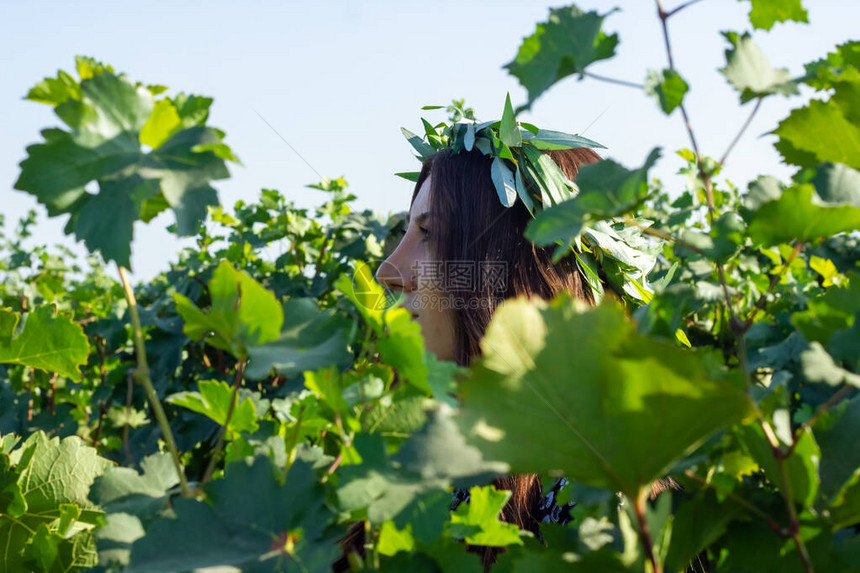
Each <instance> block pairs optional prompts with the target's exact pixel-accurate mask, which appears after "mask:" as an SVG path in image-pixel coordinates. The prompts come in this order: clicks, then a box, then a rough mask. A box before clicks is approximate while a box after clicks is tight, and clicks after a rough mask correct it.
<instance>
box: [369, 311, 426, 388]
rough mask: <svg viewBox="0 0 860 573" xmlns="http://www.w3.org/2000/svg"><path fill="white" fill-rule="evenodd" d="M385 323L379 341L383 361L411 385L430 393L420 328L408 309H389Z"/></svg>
mask: <svg viewBox="0 0 860 573" xmlns="http://www.w3.org/2000/svg"><path fill="white" fill-rule="evenodd" d="M385 322H386V325H387V330H386V333H385V336H383V337H382V338H381V339H380V340H379V353H380V355H381V356H382V360H383V361H384V362H385V363H386V364H389V365H390V366H392V367H394V369H395V370H397V371H398V372H400V373H401V375H402V376H403V377H404V378H405V379H406V381H408V382H409V383H410V384H413V385H414V386H416V387H417V388H419V389H420V390H423V391H424V392H427V393H429V392H430V386H428V385H427V365H426V364H425V358H424V355H425V351H424V337H422V336H421V327H420V326H419V325H418V323H417V322H415V321H414V320H412V316H411V315H410V314H409V311H408V310H406V309H405V308H397V309H391V310H389V311H387V312H386V313H385Z"/></svg>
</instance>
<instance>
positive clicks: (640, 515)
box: [633, 488, 663, 573]
mask: <svg viewBox="0 0 860 573" xmlns="http://www.w3.org/2000/svg"><path fill="white" fill-rule="evenodd" d="M647 500H648V489H647V488H642V489H641V490H640V491H639V495H637V496H636V503H635V504H633V511H634V513H635V514H636V521H638V522H639V539H640V540H641V541H642V545H644V546H645V556H646V557H648V561H649V562H650V563H651V573H663V568H662V567H660V565H659V564H658V563H657V556H656V555H654V545H653V543H652V541H651V529H650V528H649V527H648V520H647V519H646V517H645V506H646V504H647V503H648V501H647Z"/></svg>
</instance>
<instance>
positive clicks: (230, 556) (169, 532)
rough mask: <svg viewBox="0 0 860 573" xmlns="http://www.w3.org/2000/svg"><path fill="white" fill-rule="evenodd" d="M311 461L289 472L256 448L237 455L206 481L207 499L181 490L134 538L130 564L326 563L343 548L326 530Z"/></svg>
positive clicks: (153, 567) (139, 567) (163, 568)
mask: <svg viewBox="0 0 860 573" xmlns="http://www.w3.org/2000/svg"><path fill="white" fill-rule="evenodd" d="M318 487H319V486H318V484H317V483H316V479H315V477H314V472H313V470H312V469H311V467H310V466H309V465H308V464H307V463H305V462H303V461H301V460H297V461H296V462H294V463H293V465H292V466H291V467H290V470H289V474H288V475H287V480H286V482H285V483H282V478H280V477H278V476H277V470H276V468H275V467H274V466H273V464H272V461H271V460H270V459H269V458H268V457H265V456H258V457H256V458H254V459H253V462H252V463H251V464H247V463H245V462H235V463H233V464H230V465H229V466H228V467H227V472H226V477H225V478H223V479H220V480H217V481H213V482H211V483H209V484H207V485H206V486H204V489H205V490H206V492H207V494H208V500H207V501H197V500H194V499H188V498H180V499H177V500H175V501H174V502H173V510H174V512H175V514H176V517H175V518H168V517H165V518H160V519H158V520H157V521H155V522H154V523H153V524H152V525H151V526H150V527H149V528H148V529H147V532H146V535H145V536H144V537H142V538H140V539H138V540H137V541H135V542H134V545H132V549H131V561H130V566H129V571H134V572H137V573H149V572H151V573H174V572H175V573H179V572H183V571H189V570H192V569H200V568H206V567H219V566H235V567H240V568H244V567H248V568H250V567H252V566H256V567H260V566H261V564H260V563H261V562H263V563H264V564H265V567H267V570H287V571H293V570H320V569H321V568H322V567H324V566H325V565H327V564H329V563H331V562H332V561H334V559H335V557H336V556H337V553H338V549H337V546H336V544H335V543H334V540H333V539H325V538H324V537H323V535H324V533H323V529H324V528H325V526H326V525H327V523H328V520H329V517H330V516H329V513H328V512H327V510H326V509H325V506H324V498H323V496H322V493H321V492H319V491H318Z"/></svg>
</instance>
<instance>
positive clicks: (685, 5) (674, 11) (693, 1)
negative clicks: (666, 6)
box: [666, 0, 702, 18]
mask: <svg viewBox="0 0 860 573" xmlns="http://www.w3.org/2000/svg"><path fill="white" fill-rule="evenodd" d="M701 1H702V0H688V1H687V2H684V3H683V4H681V5H680V6H678V7H677V8H673V9H671V10H669V12H668V13H667V14H666V18H671V17H672V16H674V15H675V14H677V13H678V12H680V11H681V10H683V9H684V8H689V7H690V6H692V5H693V4H696V3H698V2H701Z"/></svg>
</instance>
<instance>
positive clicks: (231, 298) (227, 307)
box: [173, 261, 284, 359]
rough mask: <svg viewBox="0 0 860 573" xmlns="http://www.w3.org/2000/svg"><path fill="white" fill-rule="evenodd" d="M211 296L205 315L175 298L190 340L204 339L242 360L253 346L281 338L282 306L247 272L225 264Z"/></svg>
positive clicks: (218, 270)
mask: <svg viewBox="0 0 860 573" xmlns="http://www.w3.org/2000/svg"><path fill="white" fill-rule="evenodd" d="M209 296H210V297H211V299H212V307H211V309H210V310H209V312H204V311H203V310H201V309H200V308H198V306H197V305H196V304H194V303H193V302H191V300H189V299H188V298H187V297H185V296H183V295H181V294H178V293H177V294H174V295H173V300H174V301H175V302H176V310H177V312H178V313H179V314H180V316H182V318H183V320H185V326H184V327H183V332H185V334H186V335H187V336H188V338H191V339H192V340H205V341H206V342H207V343H208V344H211V345H212V346H214V347H216V348H221V349H222V350H226V351H227V352H229V353H231V354H232V355H233V356H235V357H237V358H240V359H244V358H248V355H249V354H248V349H249V348H250V347H252V346H259V345H261V344H265V343H267V342H271V341H273V340H275V339H277V338H278V335H279V333H280V332H281V325H282V324H283V321H284V315H283V309H282V307H281V303H279V302H278V300H277V299H276V298H275V295H273V294H272V293H271V292H269V291H267V290H266V289H265V288H263V287H262V286H261V285H260V283H258V282H257V281H255V280H254V279H252V278H251V276H250V275H248V273H246V272H243V271H237V270H236V269H234V268H233V266H232V265H231V264H230V263H229V262H227V261H222V262H221V263H220V264H219V265H218V268H216V269H215V272H213V273H212V279H211V280H210V281H209Z"/></svg>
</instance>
